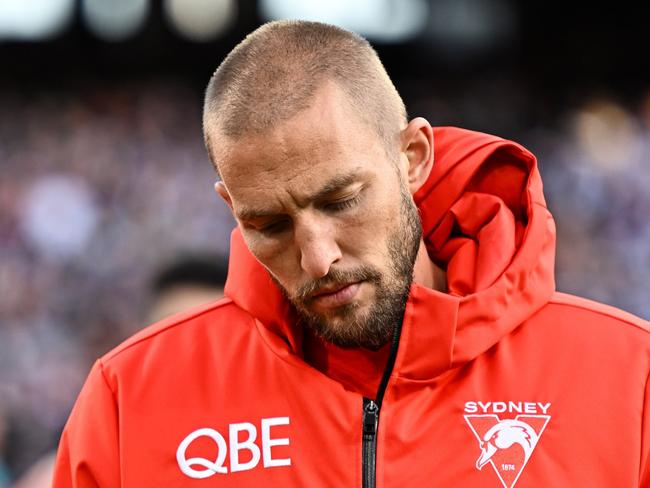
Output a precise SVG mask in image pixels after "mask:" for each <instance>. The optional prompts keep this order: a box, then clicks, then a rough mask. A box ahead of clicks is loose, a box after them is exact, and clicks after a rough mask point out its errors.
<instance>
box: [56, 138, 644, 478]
mask: <svg viewBox="0 0 650 488" xmlns="http://www.w3.org/2000/svg"><path fill="white" fill-rule="evenodd" d="M435 143H436V146H435V147H436V150H435V156H436V162H435V166H434V169H433V172H432V174H431V176H430V178H429V180H428V182H427V183H426V184H425V186H424V187H423V188H422V189H421V190H420V191H419V192H418V193H417V194H416V195H415V200H416V203H417V204H418V207H419V209H420V212H421V216H422V221H423V229H424V236H425V242H426V244H427V247H428V250H429V253H430V256H431V257H432V259H434V260H435V261H436V262H437V263H438V264H439V265H441V266H443V267H444V268H445V269H446V270H447V278H448V293H440V292H437V291H433V290H431V289H427V288H424V287H422V286H419V285H413V286H412V287H411V291H410V296H409V300H408V303H407V307H406V312H405V316H404V321H403V325H402V329H401V337H400V338H399V341H398V342H396V343H395V344H396V346H398V347H397V349H396V356H393V357H392V360H390V361H389V359H390V358H391V351H390V350H389V348H390V346H388V347H386V348H384V349H382V350H380V351H378V352H374V353H372V352H369V351H364V350H341V349H338V348H336V347H334V346H332V345H327V344H323V343H321V342H319V341H318V340H316V339H314V338H312V337H311V336H309V335H305V334H303V331H301V330H300V329H299V328H298V327H297V326H296V325H295V319H294V316H293V312H292V309H291V308H290V307H289V305H288V304H287V302H286V301H285V300H284V299H283V298H282V295H281V294H280V292H279V291H278V290H277V288H276V287H275V285H274V284H273V282H272V281H271V280H270V279H269V277H268V274H267V273H266V271H265V270H264V269H263V268H262V267H261V265H260V264H258V262H257V261H256V260H255V259H254V258H253V257H252V255H251V254H250V253H249V252H248V250H247V248H246V246H245V245H244V243H243V240H242V237H241V235H240V234H239V232H238V231H234V232H233V238H232V247H231V262H230V270H231V273H230V276H229V277H228V282H227V285H226V295H227V297H228V298H226V299H223V300H221V301H219V302H216V303H214V304H211V305H209V306H205V307H202V308H200V309H195V310H193V311H191V312H188V313H185V314H183V315H180V316H176V317H173V318H171V319H168V320H165V321H163V322H161V323H158V324H156V325H153V326H151V327H149V328H147V329H145V330H143V331H142V332H140V333H138V334H136V335H135V336H134V337H132V338H131V339H129V340H128V341H126V342H125V343H123V344H122V345H120V346H119V347H117V348H116V349H115V350H113V351H111V352H109V353H108V354H106V355H105V356H104V357H102V358H101V359H100V360H98V361H97V363H96V364H95V366H94V368H93V369H92V371H91V373H90V375H89V377H88V380H87V382H86V385H85V386H84V388H83V390H82V392H81V394H80V396H79V398H78V400H77V403H76V405H75V407H74V409H73V411H72V414H71V416H70V420H69V421H68V424H67V426H66V428H65V431H64V433H63V436H62V439H61V445H60V449H59V453H58V460H57V466H56V474H55V481H54V487H55V488H63V487H70V486H74V487H84V488H86V487H94V486H101V487H118V486H122V487H128V488H142V487H181V486H182V487H207V486H224V487H226V486H233V487H235V486H237V487H242V486H255V487H257V486H263V487H271V486H278V487H289V486H291V487H294V486H295V487H321V486H322V487H360V486H374V485H373V484H372V483H373V482H376V486H377V487H391V488H392V487H422V486H434V487H454V488H457V487H479V486H480V487H495V488H498V487H501V486H504V487H507V488H511V487H513V486H515V485H516V486H517V488H524V487H545V488H546V487H563V488H564V487H572V488H573V487H589V488H597V487H606V488H612V487H617V488H618V487H638V486H642V487H646V488H648V487H650V465H649V463H648V457H649V453H648V450H649V448H650V414H649V410H650V404H649V402H650V390H649V387H648V371H649V359H650V355H649V352H650V336H649V334H648V324H647V323H646V322H645V321H643V320H641V319H639V318H637V317H634V316H632V315H629V314H627V313H624V312H621V311H619V310H616V309H614V308H611V307H608V306H604V305H600V304H597V303H594V302H590V301H587V300H584V299H580V298H575V297H571V296H568V295H564V294H560V293H556V292H555V290H554V279H553V266H554V248H555V230H554V224H553V219H552V217H551V215H550V213H549V211H548V210H547V208H546V204H545V202H544V198H543V195H542V183H541V180H540V176H539V173H538V170H537V167H536V161H535V158H534V156H533V155H532V154H530V153H529V152H528V151H527V150H526V149H524V148H523V147H521V146H519V145H518V144H515V143H512V142H510V141H506V140H503V139H499V138H496V137H493V136H489V135H486V134H480V133H475V132H469V131H464V130H460V129H453V128H441V129H436V131H435ZM605 279H606V277H605ZM393 360H394V365H393V367H392V369H391V368H390V366H391V363H392V362H393ZM387 362H388V363H389V365H388V367H389V373H390V374H389V375H387V383H386V384H384V385H382V386H381V387H380V383H381V378H382V372H383V370H384V364H385V363H387ZM378 364H379V365H381V366H378ZM384 387H385V388H384ZM378 388H379V389H380V390H381V391H382V392H383V393H382V394H380V397H381V398H375V395H376V392H377V391H378ZM364 397H366V399H365V400H364ZM368 399H370V400H372V403H371V402H370V400H368ZM375 402H381V408H380V409H379V411H378V412H377V411H376V409H375V407H376V404H375ZM377 419H378V422H377V423H375V421H376V420H377ZM375 448H376V452H375ZM375 461H376V464H375ZM373 478H376V479H373ZM362 482H363V483H366V485H362Z"/></svg>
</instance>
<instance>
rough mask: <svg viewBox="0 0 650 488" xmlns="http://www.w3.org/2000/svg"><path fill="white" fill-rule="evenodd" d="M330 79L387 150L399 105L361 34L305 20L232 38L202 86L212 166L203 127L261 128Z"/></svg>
mask: <svg viewBox="0 0 650 488" xmlns="http://www.w3.org/2000/svg"><path fill="white" fill-rule="evenodd" d="M328 80H332V81H334V82H336V83H337V84H338V86H339V87H340V88H342V90H343V92H344V93H345V94H346V96H347V98H348V99H349V101H350V102H351V106H352V107H353V108H354V109H355V110H356V112H358V113H359V115H360V118H361V120H362V121H364V122H365V123H366V124H368V125H369V126H370V127H371V128H373V129H374V130H375V131H376V133H377V135H378V136H379V137H380V139H381V140H382V141H384V143H385V144H384V145H385V147H386V150H387V153H389V154H393V153H395V152H396V150H395V149H394V147H395V143H396V142H397V141H398V140H399V133H400V130H401V129H402V126H403V125H404V124H405V122H406V118H407V115H406V109H405V107H404V103H403V101H402V99H401V97H400V95H399V93H398V92H397V89H396V88H395V86H394V85H393V83H392V81H391V80H390V78H389V76H388V74H387V73H386V70H385V68H384V66H383V65H382V63H381V61H380V59H379V56H378V55H377V53H376V51H375V50H374V49H373V47H372V46H371V45H370V43H369V42H368V41H367V40H366V39H364V38H363V37H361V36H359V35H357V34H354V33H352V32H349V31H346V30H344V29H341V28H339V27H335V26H333V25H328V24H323V23H320V22H308V21H275V22H269V23H266V24H264V25H262V26H261V27H259V28H257V29H256V30H255V31H253V32H252V33H250V34H249V35H248V36H247V37H246V38H245V39H244V40H243V41H242V42H240V43H239V44H238V45H237V46H236V47H235V48H234V49H233V50H232V51H231V52H230V54H228V56H227V57H226V58H225V59H224V61H223V62H222V63H221V65H220V66H219V67H218V68H217V70H216V71H215V73H214V74H213V75H212V78H211V79H210V82H209V83H208V86H207V89H206V94H205V103H204V106H203V134H204V138H205V145H206V148H207V150H208V154H209V155H210V159H211V160H212V162H213V164H214V166H215V168H216V169H217V171H218V168H217V162H216V160H215V157H214V153H213V150H212V146H211V143H212V141H211V140H210V134H209V131H210V129H212V130H214V129H217V130H219V131H220V133H221V134H222V135H225V136H228V137H231V138H234V139H236V138H238V137H241V136H242V135H244V134H245V133H250V132H253V133H258V134H259V133H264V132H265V131H267V130H269V129H271V128H273V127H274V125H276V124H277V123H279V122H283V121H285V120H288V119H289V118H291V117H292V116H294V115H295V114H297V113H298V112H300V111H302V110H304V109H306V108H308V107H309V103H310V101H311V100H312V98H313V96H314V94H315V92H316V90H317V89H318V88H319V87H321V86H322V85H323V83H324V82H325V81H328Z"/></svg>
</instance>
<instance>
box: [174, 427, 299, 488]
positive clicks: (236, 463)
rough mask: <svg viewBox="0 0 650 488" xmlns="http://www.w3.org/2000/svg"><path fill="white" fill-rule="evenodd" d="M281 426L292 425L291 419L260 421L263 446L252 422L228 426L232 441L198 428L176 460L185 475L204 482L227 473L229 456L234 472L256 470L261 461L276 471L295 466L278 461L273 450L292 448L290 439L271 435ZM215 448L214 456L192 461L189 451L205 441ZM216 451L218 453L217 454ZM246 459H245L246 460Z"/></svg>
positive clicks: (188, 438)
mask: <svg viewBox="0 0 650 488" xmlns="http://www.w3.org/2000/svg"><path fill="white" fill-rule="evenodd" d="M281 425H289V417H271V418H265V419H262V420H261V422H260V431H261V432H260V434H259V437H260V444H261V445H262V449H260V447H259V446H258V445H257V443H256V441H257V439H258V431H257V427H256V426H255V425H254V424H251V423H249V422H242V423H238V424H230V425H229V426H228V441H227V442H226V439H225V438H224V436H223V435H222V434H221V433H220V432H218V431H216V430H215V429H211V428H207V427H206V428H202V429H197V430H195V431H194V432H192V433H191V434H189V435H188V436H187V437H185V439H183V441H182V442H181V443H180V445H179V446H178V449H177V450H176V461H177V462H178V467H179V468H180V469H181V471H182V472H183V474H185V475H187V476H189V477H190V478H195V479H202V478H208V477H210V476H214V475H216V474H227V473H228V468H227V467H226V466H225V462H226V456H228V455H229V459H228V460H229V465H230V472H231V473H234V472H237V471H248V470H249V469H253V468H255V467H256V466H257V465H258V464H259V463H260V460H261V461H262V465H263V466H264V468H275V467H279V466H291V458H274V457H273V451H272V449H273V447H275V446H288V445H289V438H288V437H276V436H274V435H273V433H272V432H271V430H272V428H274V427H278V426H281ZM206 441H207V442H208V443H210V444H211V445H212V446H213V447H212V448H211V449H210V452H211V453H212V456H210V457H198V456H193V457H190V458H188V457H187V452H188V450H189V451H190V452H193V451H192V447H193V446H194V445H195V444H198V443H201V446H205V442H206ZM215 450H216V454H214V453H215ZM244 459H245V460H244Z"/></svg>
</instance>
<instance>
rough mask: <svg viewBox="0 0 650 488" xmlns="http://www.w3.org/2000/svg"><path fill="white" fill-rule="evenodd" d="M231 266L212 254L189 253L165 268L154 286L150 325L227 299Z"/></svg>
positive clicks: (148, 317) (149, 307)
mask: <svg viewBox="0 0 650 488" xmlns="http://www.w3.org/2000/svg"><path fill="white" fill-rule="evenodd" d="M226 275H227V262H224V260H223V258H221V257H220V256H217V255H213V254H212V253H188V254H185V255H182V256H178V257H177V258H175V259H173V260H172V261H170V262H169V263H166V264H165V265H163V266H162V267H161V268H160V269H159V270H158V271H157V272H156V274H155V276H154V277H153V279H152V282H151V287H150V288H151V297H150V301H149V304H148V307H147V309H148V310H147V320H148V322H149V323H152V322H157V321H159V320H162V319H163V318H165V317H167V316H169V315H172V314H174V313H178V312H182V311H184V310H187V309H189V308H191V307H196V306H198V305H202V304H204V303H208V302H213V301H215V300H217V299H219V298H221V297H223V288H224V286H225V284H226Z"/></svg>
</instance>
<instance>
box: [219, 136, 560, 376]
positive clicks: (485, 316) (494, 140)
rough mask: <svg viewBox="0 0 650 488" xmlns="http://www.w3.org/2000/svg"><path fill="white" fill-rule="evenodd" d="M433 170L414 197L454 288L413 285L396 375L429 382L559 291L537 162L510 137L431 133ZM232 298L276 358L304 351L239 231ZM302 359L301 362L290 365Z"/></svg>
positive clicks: (285, 307)
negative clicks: (249, 315)
mask: <svg viewBox="0 0 650 488" xmlns="http://www.w3.org/2000/svg"><path fill="white" fill-rule="evenodd" d="M434 143H435V149H434V157H435V162H434V167H433V170H432V172H431V175H430V176H429V178H428V180H427V182H426V183H425V184H424V185H423V187H422V188H421V189H420V190H419V191H418V192H417V193H416V194H415V195H414V200H415V202H416V205H417V207H418V209H419V211H420V215H421V218H422V228H423V236H424V240H425V244H426V247H427V250H428V252H429V256H430V257H431V259H432V260H433V261H434V262H436V264H438V265H439V266H441V267H442V268H443V269H445V270H446V271H447V292H446V293H442V292H438V291H435V290H432V289H429V288H426V287H423V286H420V285H417V284H413V285H412V286H411V290H410V294H409V299H408V303H407V307H406V311H405V315H404V322H403V326H402V335H401V338H400V345H399V350H398V355H397V359H396V361H395V366H394V370H393V371H394V375H398V376H399V377H400V378H401V379H403V380H409V379H411V380H416V381H421V380H426V379H431V378H435V377H436V376H438V375H440V374H441V373H443V372H444V371H446V370H448V369H450V368H452V367H455V366H458V365H460V364H462V363H464V362H467V361H469V360H471V359H473V358H475V357H476V356H478V355H479V354H481V353H483V352H484V351H486V350H488V349H489V348H490V347H492V346H493V345H494V344H496V343H497V342H498V341H499V340H500V338H501V337H503V336H504V335H506V334H508V333H510V332H511V331H513V330H514V329H515V328H516V327H518V326H519V325H520V324H521V323H522V322H523V321H525V320H526V319H527V318H528V317H530V316H531V315H532V314H534V313H535V312H536V311H537V310H539V309H540V308H541V307H542V306H543V305H544V304H546V303H547V302H548V301H549V299H550V297H551V295H552V294H553V292H554V290H555V283H554V275H553V269H554V258H555V226H554V222H553V218H552V216H551V214H550V213H549V211H548V209H547V208H546V203H545V201H544V196H543V193H542V181H541V177H540V174H539V171H538V168H537V161H536V158H535V157H534V156H533V155H532V154H531V153H530V152H529V151H528V150H526V149H525V148H524V147H522V146H521V145H519V144H516V143H514V142H512V141H507V140H504V139H501V138H498V137H495V136H491V135H488V134H483V133H479V132H472V131H468V130H463V129H458V128H452V127H441V128H436V129H434ZM229 270H230V271H229V275H228V280H227V282H226V287H225V293H226V295H227V296H228V297H230V298H231V299H232V300H233V301H234V302H235V303H236V304H237V305H238V306H240V307H241V308H243V309H244V310H246V311H248V312H249V313H250V314H251V315H252V316H253V317H255V319H256V320H257V324H258V328H259V330H260V331H261V333H262V334H263V335H264V336H265V338H266V340H267V342H268V343H269V345H270V346H271V347H273V348H274V349H275V350H276V353H278V354H280V355H281V356H284V357H285V358H291V357H296V356H297V357H299V356H300V355H301V354H302V345H301V343H302V331H301V330H300V327H299V326H296V325H295V324H296V317H295V314H294V312H293V309H292V307H291V306H290V304H289V303H288V301H287V300H286V299H285V298H284V297H283V295H282V294H281V292H280V291H279V289H278V288H277V286H276V285H275V284H274V283H273V281H272V280H271V279H270V277H269V274H268V272H267V271H266V270H265V269H264V267H263V266H262V265H261V264H260V263H259V262H258V261H257V260H256V259H255V258H254V257H253V255H252V254H251V253H250V251H249V250H248V248H247V247H246V244H245V243H244V240H243V238H242V236H241V233H240V232H239V230H238V229H235V230H233V233H232V239H231V250H230V264H229ZM290 360H295V359H290Z"/></svg>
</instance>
